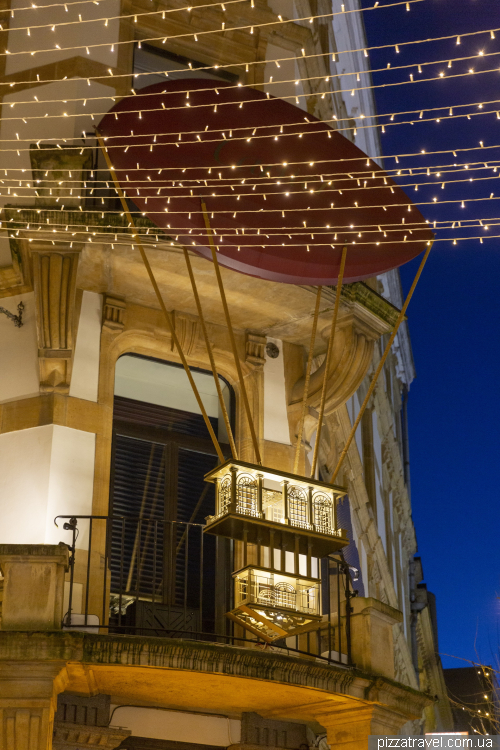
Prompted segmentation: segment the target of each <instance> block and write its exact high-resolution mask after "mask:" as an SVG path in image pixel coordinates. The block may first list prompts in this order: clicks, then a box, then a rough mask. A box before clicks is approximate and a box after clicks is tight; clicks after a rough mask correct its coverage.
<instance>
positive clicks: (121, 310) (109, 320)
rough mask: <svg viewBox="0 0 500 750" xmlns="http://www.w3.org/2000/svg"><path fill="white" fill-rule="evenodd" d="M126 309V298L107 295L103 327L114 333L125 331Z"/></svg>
mask: <svg viewBox="0 0 500 750" xmlns="http://www.w3.org/2000/svg"><path fill="white" fill-rule="evenodd" d="M126 309H127V304H126V302H125V300H123V299H119V298H118V297H110V296H108V295H106V296H105V298H104V306H103V313H102V327H103V328H105V329H106V330H108V331H112V332H113V333H117V332H119V331H123V328H124V326H125V322H124V320H125V310H126Z"/></svg>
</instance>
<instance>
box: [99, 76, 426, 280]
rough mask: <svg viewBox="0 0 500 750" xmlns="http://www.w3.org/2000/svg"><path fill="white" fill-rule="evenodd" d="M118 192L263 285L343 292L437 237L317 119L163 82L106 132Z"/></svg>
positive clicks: (132, 102)
mask: <svg viewBox="0 0 500 750" xmlns="http://www.w3.org/2000/svg"><path fill="white" fill-rule="evenodd" d="M99 130H100V132H101V134H102V135H103V136H104V137H105V139H106V146H107V147H108V150H109V154H110V156H111V160H112V163H113V166H114V168H115V170H116V172H117V175H118V179H119V182H120V185H121V187H122V189H123V190H124V191H125V193H126V195H127V197H128V198H130V199H131V200H132V201H133V202H134V203H135V205H136V206H137V207H138V209H139V210H140V211H141V212H144V213H146V215H147V216H148V217H149V218H150V219H151V220H152V221H153V222H154V223H155V224H156V225H157V226H158V227H159V228H161V229H163V230H164V232H165V233H166V234H167V235H168V236H171V237H172V240H175V241H178V242H181V243H182V244H184V245H185V246H187V247H190V248H191V249H193V250H195V251H196V252H198V253H200V254H201V255H204V256H206V257H210V256H211V253H210V249H209V241H208V235H207V229H206V226H205V222H204V217H203V212H202V199H204V201H205V203H206V207H207V211H208V217H209V220H210V224H211V226H212V229H213V232H214V236H215V243H216V245H217V247H218V250H219V253H218V258H219V263H220V264H221V265H224V266H226V267H228V268H232V269H234V270H236V271H240V272H242V273H246V274H250V275H252V276H258V277H260V278H262V279H269V280H273V281H282V282H287V283H292V284H335V283H336V281H337V276H338V270H339V265H340V256H341V251H342V247H343V245H347V247H348V250H347V260H346V269H345V275H344V280H345V281H346V282H350V281H359V280H360V279H365V278H368V277H370V276H375V275H377V274H379V273H383V272H384V271H388V270H390V269H392V268H396V267H397V266H400V265H402V264H403V263H406V262H407V261H409V260H411V259H412V258H414V257H415V256H416V255H418V254H419V253H420V252H422V250H423V249H424V246H425V245H426V243H427V242H428V241H429V240H431V239H432V232H431V231H430V229H429V228H428V226H427V224H426V222H425V220H424V218H423V217H422V215H421V213H420V212H419V211H418V209H417V208H416V207H415V206H414V205H413V204H412V202H411V201H410V200H409V198H408V197H407V196H406V195H405V193H404V192H403V191H402V190H401V188H399V187H398V185H396V183H394V182H393V181H392V180H391V179H390V178H389V177H387V176H386V175H385V174H384V172H382V170H381V169H380V167H379V165H378V164H376V163H375V162H372V161H371V160H370V159H368V158H367V156H366V154H364V153H363V152H362V151H361V150H360V149H359V148H357V146H355V145H354V144H353V143H351V141H349V140H348V139H347V138H345V137H344V136H343V135H341V134H340V133H339V132H338V131H336V130H332V129H331V128H330V127H329V126H328V125H327V124H326V123H324V122H322V121H321V120H318V119H316V118H315V117H312V116H311V115H306V113H304V112H303V111H302V110H300V109H298V107H295V106H294V105H292V104H290V103H288V102H286V101H284V100H282V99H277V98H274V97H268V96H267V95H266V94H265V93H263V92H261V91H257V90H256V89H253V88H250V87H246V86H235V85H232V84H228V83H222V82H219V81H213V80H208V79H181V80H176V81H171V82H169V81H166V82H165V83H160V84H155V85H154V86H149V87H148V88H145V89H142V90H141V91H140V92H139V95H136V96H129V97H127V98H125V99H122V100H121V101H120V102H119V103H118V104H116V105H115V106H114V107H113V109H112V110H111V111H110V112H109V113H108V114H107V115H105V117H104V118H103V119H102V121H101V124H100V126H99Z"/></svg>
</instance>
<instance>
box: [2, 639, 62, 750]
mask: <svg viewBox="0 0 500 750" xmlns="http://www.w3.org/2000/svg"><path fill="white" fill-rule="evenodd" d="M0 633H2V631H0ZM5 635H8V634H7V633H6V634H5ZM66 675H67V673H66V669H65V664H64V662H63V661H60V660H59V659H56V660H54V661H52V662H50V663H48V662H41V661H39V660H38V659H36V660H33V661H28V662H26V661H23V662H22V663H19V662H11V663H9V662H7V663H6V662H4V661H0V747H1V748H2V750H3V748H5V749H6V750H10V749H11V748H12V750H47V749H48V748H50V747H52V744H51V740H52V723H53V717H54V707H55V695H56V694H57V693H58V692H59V691H60V690H63V689H64V687H65V681H66Z"/></svg>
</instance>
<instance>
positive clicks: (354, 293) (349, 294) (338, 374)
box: [290, 284, 397, 415]
mask: <svg viewBox="0 0 500 750" xmlns="http://www.w3.org/2000/svg"><path fill="white" fill-rule="evenodd" d="M353 287H355V288H354V289H353ZM344 291H345V293H344ZM342 292H343V297H342V302H341V312H340V318H339V322H338V324H337V330H336V333H335V340H334V345H333V353H332V361H331V365H330V372H329V377H328V385H327V394H326V404H325V414H326V415H328V414H331V413H332V412H333V411H335V409H338V407H339V406H341V405H342V404H344V403H345V402H346V401H347V400H348V399H349V398H350V397H351V396H352V395H353V393H355V391H356V390H357V389H358V388H359V386H360V385H361V383H362V381H363V379H364V377H365V376H366V374H367V372H368V369H369V367H370V364H371V362H372V358H373V349H374V344H375V341H376V340H377V339H378V338H380V336H382V334H384V333H387V332H388V331H390V330H391V328H392V325H393V324H394V321H395V318H396V317H397V310H396V309H395V308H394V307H393V306H392V305H390V304H389V303H388V302H387V301H386V300H384V299H383V298H382V297H380V295H378V294H377V293H376V292H374V291H372V290H371V289H369V288H368V287H367V286H366V285H365V284H351V285H348V286H346V288H345V290H344V289H343V290H342ZM330 315H331V313H329V315H328V317H327V316H322V317H321V318H320V320H319V322H318V329H319V333H318V335H317V338H316V346H317V347H318V349H319V351H318V354H319V353H320V352H321V353H323V352H324V351H325V350H326V346H327V342H328V338H329V335H330V320H331V318H330ZM322 339H323V345H321V340H322ZM325 364H326V363H325V359H323V362H322V363H321V365H320V366H319V367H318V368H317V369H316V370H315V371H314V372H313V373H312V375H311V380H310V383H309V396H308V404H309V405H310V406H312V407H314V408H317V407H318V405H319V402H320V398H321V389H322V386H323V379H324V371H325ZM303 392H304V376H302V378H300V380H298V381H297V383H295V385H294V387H293V389H292V394H291V399H290V406H292V407H293V406H294V405H297V404H300V402H301V401H302V396H303Z"/></svg>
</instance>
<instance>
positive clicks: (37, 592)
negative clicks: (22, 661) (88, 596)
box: [0, 543, 69, 750]
mask: <svg viewBox="0 0 500 750" xmlns="http://www.w3.org/2000/svg"><path fill="white" fill-rule="evenodd" d="M68 559H69V551H68V548H67V547H66V545H65V544H62V543H61V544H57V545H56V544H0V569H1V570H2V574H3V577H4V583H3V602H2V623H1V629H2V630H61V627H62V618H63V599H64V574H65V572H66V571H67V570H68ZM8 747H9V746H8V745H7V748H8ZM0 748H1V750H3V747H2V745H1V744H0ZM16 750H17V746H16ZM30 750H31V746H30Z"/></svg>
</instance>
